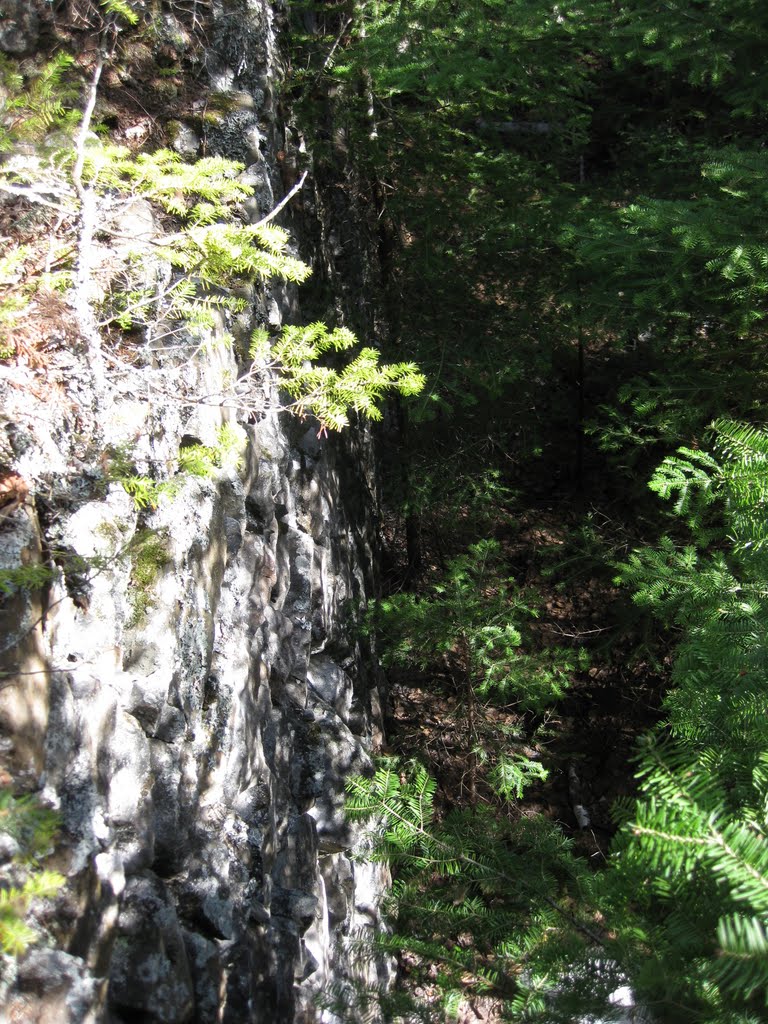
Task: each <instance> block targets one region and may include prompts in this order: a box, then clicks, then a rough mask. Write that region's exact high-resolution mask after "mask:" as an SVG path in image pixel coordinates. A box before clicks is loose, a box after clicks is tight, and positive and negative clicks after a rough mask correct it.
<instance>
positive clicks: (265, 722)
mask: <svg viewBox="0 0 768 1024" xmlns="http://www.w3.org/2000/svg"><path fill="white" fill-rule="evenodd" d="M233 6H235V7H237V10H236V11H235V12H234V13H233V10H232V8H233ZM219 14H220V16H219V17H218V19H217V21H216V31H215V34H214V35H215V40H214V41H215V46H216V50H215V52H214V53H212V54H211V55H210V59H209V70H210V74H211V76H212V79H213V80H214V81H215V84H216V87H217V88H218V89H219V90H230V91H231V92H232V94H233V95H235V96H236V97H239V99H238V102H237V103H233V104H232V110H231V113H230V114H228V116H227V118H226V119H224V121H222V123H221V124H219V125H218V126H217V131H218V133H219V134H218V136H216V140H217V141H216V140H214V141H216V145H219V146H220V148H221V150H222V151H225V152H226V155H229V156H234V157H239V158H240V159H242V160H245V161H246V162H247V163H248V164H249V166H248V167H247V169H246V171H245V172H244V173H245V175H246V176H247V180H249V181H252V182H253V183H255V184H256V185H257V188H256V195H255V198H254V200H253V204H254V209H253V210H251V211H249V214H250V215H252V217H253V219H256V218H257V217H258V216H260V215H263V214H264V212H266V211H267V210H268V209H269V208H270V207H271V206H272V205H274V203H275V202H276V199H279V197H280V194H281V191H282V186H281V184H280V177H279V173H278V171H277V170H276V167H277V165H276V162H275V161H274V159H273V154H274V152H275V147H276V144H277V142H278V141H279V139H278V137H277V136H278V135H279V130H280V129H279V126H278V124H277V121H276V114H275V100H274V92H275V90H274V81H273V75H274V73H275V72H274V62H275V61H276V59H277V57H276V52H277V51H276V44H275V38H274V32H273V27H272V20H273V14H272V11H271V10H270V8H269V6H268V5H267V4H266V3H264V2H261V0H250V2H248V3H245V2H243V3H241V4H239V6H238V5H231V4H230V5H228V7H227V11H226V14H225V13H224V12H219ZM6 28H7V26H6ZM19 45H21V44H20V43H19ZM243 96H245V97H246V99H247V102H246V100H245V99H243ZM229 136H232V139H234V140H235V141H234V142H232V140H229V141H227V140H228V139H229ZM179 139H180V140H181V142H180V143H179V145H182V144H183V146H184V147H186V148H187V149H189V147H192V148H193V149H194V145H195V142H194V139H195V136H194V133H193V132H192V130H191V129H189V128H188V126H185V125H181V126H180V129H179ZM209 141H210V140H209ZM230 143H231V144H230ZM233 145H234V147H235V150H236V151H233V150H232V146H233ZM185 155H187V154H186V152H185ZM129 214H130V215H129ZM129 214H126V212H125V210H123V211H122V213H121V214H120V216H121V217H122V218H123V220H122V221H121V224H120V232H118V233H120V234H125V233H130V232H131V231H133V232H134V234H135V236H136V237H137V238H141V237H148V236H151V235H152V234H153V232H155V231H159V230H160V229H159V227H158V225H157V224H155V223H154V222H153V219H152V217H153V215H152V210H151V208H150V207H149V206H148V205H147V204H141V203H140V202H139V203H137V204H136V208H135V209H133V211H132V213H130V212H129ZM102 215H103V217H109V216H112V215H113V214H111V213H110V211H109V210H108V209H107V208H106V207H105V208H104V210H102ZM153 272H154V271H153ZM166 272H167V270H166ZM249 295H250V298H251V310H250V314H249V316H248V317H247V318H246V319H245V320H244V321H242V322H239V323H235V324H233V323H228V324H225V323H224V320H223V318H222V321H221V324H220V329H219V330H218V331H214V332H212V335H211V337H210V339H209V342H210V343H209V344H207V345H204V346H201V345H200V344H199V341H194V343H192V342H191V341H189V339H187V344H186V348H185V347H184V345H185V343H184V342H183V340H182V342H180V341H179V339H178V337H176V338H175V339H174V343H173V345H171V344H164V343H162V342H160V343H158V344H157V345H155V346H154V347H153V349H152V351H151V352H145V353H143V354H142V356H141V358H140V359H138V360H134V362H133V363H130V361H129V362H121V361H120V359H119V358H116V359H113V361H112V362H111V363H110V362H107V364H106V367H105V369H106V372H105V374H104V375H98V374H96V373H95V372H94V370H95V368H94V367H93V366H92V365H91V364H90V363H89V352H92V349H89V348H88V346H87V345H86V344H85V343H82V342H81V341H79V340H78V338H77V331H76V329H75V328H74V327H72V328H70V327H69V326H68V321H67V316H68V314H67V313H66V310H64V309H62V310H61V316H60V317H59V319H58V323H59V327H58V332H59V333H58V335H57V334H56V332H55V331H53V330H52V331H51V333H50V336H49V337H48V339H47V341H46V349H45V353H46V354H45V365H44V368H43V369H42V370H41V368H40V366H35V365H32V364H30V365H27V366H23V365H21V364H20V365H19V366H16V367H14V368H12V369H8V368H4V370H3V376H2V378H1V379H0V402H1V404H2V407H3V410H4V412H3V424H2V426H3V435H2V438H0V448H1V449H2V450H1V451H0V460H1V461H2V462H3V464H4V465H5V466H6V467H8V468H9V470H8V471H9V473H10V472H11V471H12V473H13V474H15V475H16V476H17V477H18V479H19V480H20V481H22V482H23V486H21V485H20V489H19V494H18V495H17V499H18V500H15V501H13V502H9V503H7V504H6V506H5V508H4V510H3V512H2V516H1V517H0V568H3V569H16V568H19V567H22V566H34V565H43V566H46V567H48V568H50V569H51V576H50V579H49V580H47V581H46V582H45V584H44V585H43V586H42V587H40V586H35V587H29V588H26V587H24V586H17V587H10V588H9V592H8V594H6V595H5V596H4V597H3V599H2V603H1V604H0V617H1V621H0V625H2V629H3V639H2V643H1V644H0V647H1V648H2V650H1V651H0V662H1V664H0V670H1V671H2V673H3V675H2V680H3V684H2V688H0V738H1V739H2V741H3V742H2V744H1V745H0V757H1V758H2V764H0V767H1V768H2V769H3V771H6V772H7V773H8V774H9V775H10V776H11V777H12V778H13V779H14V780H15V781H16V782H17V784H20V785H22V786H23V787H24V788H25V789H26V790H28V791H36V790H39V791H41V792H42V796H43V800H44V802H45V803H47V804H48V805H49V806H51V807H54V808H55V809H56V810H57V811H58V813H59V815H60V820H61V833H60V838H59V840H58V842H57V847H56V850H55V858H54V866H55V867H57V868H58V870H60V871H61V872H62V873H63V874H64V875H65V876H66V879H67V881H66V884H65V886H64V887H63V888H62V890H61V892H60V894H59V896H58V897H57V898H56V899H55V900H54V901H52V903H51V902H48V903H42V904H41V905H40V906H37V907H35V913H36V915H37V924H38V927H39V928H40V931H41V934H42V936H43V941H42V942H41V943H40V944H39V945H38V946H37V947H33V948H32V949H31V950H30V952H29V953H28V954H27V955H26V956H25V957H24V958H22V960H21V961H20V962H19V964H18V966H17V967H16V968H14V967H13V965H12V964H11V963H10V962H7V963H6V965H5V969H4V975H3V979H2V991H1V992H0V1003H2V1002H4V1003H5V1007H6V1009H5V1011H4V1012H5V1014H6V1018H7V1020H9V1021H22V1020H23V1021H25V1022H29V1024H34V1022H37V1024H43V1022H49V1021H50V1022H52V1021H56V1022H57V1024H86V1022H88V1024H100V1022H109V1024H120V1022H125V1024H128V1022H135V1021H142V1022H146V1024H186V1022H196V1024H208V1022H210V1024H213V1022H226V1024H247V1022H252V1024H288V1022H292V1021H294V1020H296V1021H298V1020H301V1021H305V1022H311V1021H333V1020H334V1019H335V1018H334V1017H333V1015H332V1014H330V1012H329V1011H324V1010H323V1009H322V997H321V995H320V993H322V992H323V991H328V990H329V988H330V987H331V986H337V987H338V986H339V985H343V984H344V983H345V981H347V980H349V979H353V978H356V979H358V980H362V981H366V980H367V981H369V982H382V981H384V980H385V979H386V976H387V971H388V966H387V964H386V963H384V962H382V963H379V964H377V963H371V962H368V961H365V962H357V961H356V959H355V953H354V944H353V942H352V939H353V938H359V937H360V935H361V934H363V935H365V934H366V933H367V934H368V935H370V934H371V933H372V931H373V930H374V929H376V928H378V927H379V926H380V925H379V919H378V910H377V907H378V902H379V898H380V894H381V892H382V889H383V888H384V887H385V886H386V884H387V879H386V877H385V874H384V873H383V869H382V868H380V867H378V866H375V865H371V864H365V863H359V862H356V861H355V860H354V859H353V851H354V848H355V844H356V842H357V838H356V836H355V835H354V834H353V833H352V832H351V831H350V828H349V826H348V825H347V823H346V822H345V819H344V815H343V797H344V784H345V780H346V779H347V778H348V777H349V775H350V774H353V773H356V772H361V771H366V770H367V769H368V768H369V766H370V753H371V750H372V749H373V748H375V745H376V743H377V742H378V741H379V739H380V736H381V731H380V730H381V711H380V707H379V703H378V700H379V698H378V691H377V687H376V678H375V669H374V668H373V667H372V662H371V660H370V658H369V657H368V655H367V652H366V650H365V647H364V641H363V640H361V633H360V629H359V626H360V620H361V614H362V612H363V610H364V608H365V606H366V602H367V600H368V597H369V596H370V594H371V592H372V589H373V582H374V580H373V573H374V565H375V534H374V530H373V528H372V526H371V500H372V499H371V491H372V484H371V480H370V479H369V477H370V473H371V470H370V444H369V441H368V440H367V438H366V436H365V435H364V433H362V432H361V433H359V434H356V435H350V436H349V437H347V438H342V439H336V440H333V441H328V440H326V439H319V438H318V437H317V433H316V427H312V426H311V424H310V423H308V422H305V423H303V422H300V421H298V420H295V419H292V418H290V417H288V416H287V415H286V414H283V413H280V412H278V411H276V410H275V408H274V404H275V403H274V402H271V401H267V402H265V404H264V408H263V410H262V411H261V412H260V413H258V414H257V415H254V414H251V415H250V417H249V420H250V422H245V421H244V426H245V428H246V432H247V447H246V449H245V451H244V455H243V462H242V465H241V466H240V467H239V468H238V469H234V468H233V469H228V470H220V471H217V472H216V473H214V474H213V475H211V476H208V477H193V476H188V477H185V476H179V477H178V478H177V483H178V486H177V487H176V488H175V489H174V491H173V493H169V494H166V495H165V496H163V497H162V498H161V499H160V500H159V501H158V502H157V507H156V508H151V507H150V508H147V507H145V508H143V509H141V508H137V506H136V503H135V502H134V501H133V500H132V498H131V497H130V496H129V495H128V494H127V493H126V490H125V489H124V487H123V486H122V485H121V484H120V483H119V482H117V481H116V480H115V479H114V474H112V475H110V465H109V461H110V457H111V456H110V454H109V453H110V452H114V451H115V450H116V449H119V448H120V447H121V446H122V447H123V448H126V447H128V448H130V453H131V458H132V460H133V461H134V462H135V465H136V467H137V471H138V472H153V473H154V472H158V467H159V468H160V470H162V473H161V475H163V474H165V475H167V474H168V473H169V472H171V473H172V472H173V467H174V466H175V465H176V461H175V460H176V459H177V456H178V451H179V446H180V445H183V444H184V443H185V439H189V438H192V439H194V440H199V441H201V442H202V443H204V444H209V445H210V444H214V443H215V438H216V430H217V428H219V427H220V426H221V424H222V422H228V421H233V420H234V418H235V416H236V413H235V412H232V411H228V410H225V409H222V408H221V407H217V406H207V405H205V404H204V403H196V402H195V401H194V396H195V395H207V394H211V393H214V392H216V390H217V389H218V390H220V389H221V381H222V380H223V379H225V378H226V379H231V380H234V379H236V378H237V375H238V372H239V367H238V361H237V356H236V354H235V350H234V349H233V348H232V347H227V346H225V345H222V344H217V339H218V340H220V339H221V337H222V335H223V332H224V329H225V328H226V329H228V330H232V331H233V332H234V333H235V334H236V335H238V333H239V335H243V333H245V332H247V330H248V329H249V327H250V326H251V325H253V324H254V323H261V324H264V323H267V324H269V325H270V326H271V327H273V328H278V327H279V326H280V324H281V323H282V322H284V320H285V319H286V318H295V317H296V316H297V313H298V307H297V297H296V293H295V290H294V289H292V288H290V287H287V286H284V285H281V284H279V283H275V282H272V283H269V284H267V285H266V286H258V287H255V288H253V289H252V290H251V292H250V293H249ZM51 319H53V318H51ZM41 322H42V321H41ZM142 360H143V362H142ZM144 371H146V373H147V374H148V379H151V388H150V389H149V390H146V389H144V390H141V391H140V392H139V391H138V390H137V387H136V383H137V380H138V379H139V376H140V375H141V374H142V372H144ZM137 374H138V375H139V376H137ZM97 378H98V379H97ZM264 386H265V389H266V392H267V393H269V394H270V395H272V397H274V394H273V392H271V391H270V388H271V385H270V384H269V382H266V383H265V385H264ZM254 421H255V422H254Z"/></svg>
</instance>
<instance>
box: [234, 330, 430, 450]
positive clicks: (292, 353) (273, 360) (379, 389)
mask: <svg viewBox="0 0 768 1024" xmlns="http://www.w3.org/2000/svg"><path fill="white" fill-rule="evenodd" d="M358 344H359V342H358V340H357V338H356V336H355V335H354V334H353V333H352V331H350V330H349V329H348V328H346V327H336V328H335V329H333V330H331V329H329V328H328V327H327V326H326V325H325V324H324V323H314V324H309V325H308V326H306V327H294V326H288V327H284V328H283V331H282V333H281V335H280V337H279V338H278V339H277V340H276V341H275V342H274V343H272V344H270V340H269V335H268V334H267V332H265V331H264V330H257V331H255V332H254V334H253V337H252V340H251V347H250V356H251V358H252V359H253V360H254V365H255V366H256V367H266V366H271V367H273V368H274V369H275V370H276V371H277V374H278V380H279V383H280V387H281V388H283V390H284V391H286V392H287V393H288V395H289V396H290V397H291V399H292V401H291V403H290V405H289V406H288V408H289V409H290V411H291V412H293V413H295V414H296V415H297V416H304V415H305V414H307V413H311V414H312V415H313V416H315V417H316V419H317V420H318V421H319V423H320V430H321V432H324V431H326V430H328V429H330V430H341V429H342V428H343V427H345V426H347V425H348V423H349V411H350V409H353V410H354V411H355V412H356V413H359V414H361V415H362V416H365V417H367V418H368V419H371V420H379V419H381V415H382V414H381V410H380V405H381V402H382V400H383V399H384V397H385V396H386V395H388V394H391V393H397V394H400V395H403V396H411V395H417V394H418V393H419V392H420V391H421V390H422V388H423V387H424V375H423V374H422V373H420V372H419V369H418V367H417V366H416V364H415V363H385V364H383V365H382V364H381V363H380V361H379V353H378V352H377V351H376V350H375V349H372V348H362V349H360V351H359V352H358V353H357V354H356V355H355V356H354V357H353V358H352V360H351V361H350V362H348V363H346V364H345V365H344V366H343V368H342V369H340V370H336V369H334V368H332V367H330V366H326V365H322V364H321V363H318V362H317V360H318V359H320V358H322V357H323V356H324V355H327V354H329V353H334V352H346V351H348V350H349V349H351V348H354V347H355V346H356V345H358Z"/></svg>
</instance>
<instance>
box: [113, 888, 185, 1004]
mask: <svg viewBox="0 0 768 1024" xmlns="http://www.w3.org/2000/svg"><path fill="white" fill-rule="evenodd" d="M108 998H109V1004H110V1006H111V1007H113V1008H114V1009H115V1010H116V1011H117V1012H118V1013H119V1012H121V1011H128V1012H129V1013H133V1014H138V1013H143V1014H144V1015H145V1016H144V1019H145V1020H146V1021H147V1022H148V1024H149V1022H152V1024H154V1022H157V1024H184V1022H185V1021H188V1020H190V1018H191V1017H192V1012H193V1008H194V991H193V987H192V978H191V974H190V970H189V962H188V960H187V953H186V947H185V945H184V936H183V934H182V932H181V929H180V927H179V922H178V920H177V917H176V911H175V908H174V905H173V901H172V900H171V898H170V895H169V893H168V891H167V890H166V888H165V886H164V885H163V883H162V882H161V881H160V879H158V878H157V877H155V876H154V875H152V874H150V873H146V874H145V875H143V876H139V877H135V878H133V879H131V880H130V881H129V882H128V884H127V886H126V890H125V895H124V899H123V903H122V906H121V909H120V917H119V919H118V925H117V939H116V941H115V948H114V952H113V955H112V961H111V964H110V972H109V994H108Z"/></svg>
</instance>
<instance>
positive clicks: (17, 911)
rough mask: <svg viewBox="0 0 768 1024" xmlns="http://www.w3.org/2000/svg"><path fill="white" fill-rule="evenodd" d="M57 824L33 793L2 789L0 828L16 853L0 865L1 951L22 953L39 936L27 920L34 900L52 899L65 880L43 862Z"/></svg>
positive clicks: (56, 819) (50, 845)
mask: <svg viewBox="0 0 768 1024" xmlns="http://www.w3.org/2000/svg"><path fill="white" fill-rule="evenodd" d="M57 828H58V818H57V816H56V815H55V814H54V813H53V812H51V811H49V810H47V809H46V808H44V807H41V806H40V804H39V803H38V802H37V801H36V799H35V798H34V797H32V796H24V797H16V796H14V795H13V794H12V793H11V791H10V790H9V789H4V790H1V791H0V832H2V833H5V834H6V835H7V836H9V837H11V838H12V839H14V840H15V841H16V843H17V845H18V853H16V854H15V855H14V856H13V857H12V858H11V860H10V862H9V863H8V864H6V865H5V866H4V867H3V868H0V952H2V953H5V954H7V955H10V956H15V957H18V956H21V955H22V954H23V953H24V952H25V950H26V949H27V947H28V946H29V945H30V944H31V943H33V942H34V941H35V940H36V939H37V932H36V931H35V929H34V928H33V927H32V926H31V925H30V924H29V923H28V922H27V921H26V920H25V917H26V914H27V910H28V908H29V905H30V903H31V902H32V901H33V900H42V899H49V898H51V897H53V896H55V895H56V893H57V892H58V891H59V889H60V888H61V886H62V885H63V884H64V878H63V877H62V875H60V874H58V873H57V872H54V871H48V870H46V869H44V868H42V867H41V866H40V861H41V860H42V858H43V857H44V856H45V855H46V854H48V853H50V852H51V847H52V843H53V840H54V837H55V834H56V830H57Z"/></svg>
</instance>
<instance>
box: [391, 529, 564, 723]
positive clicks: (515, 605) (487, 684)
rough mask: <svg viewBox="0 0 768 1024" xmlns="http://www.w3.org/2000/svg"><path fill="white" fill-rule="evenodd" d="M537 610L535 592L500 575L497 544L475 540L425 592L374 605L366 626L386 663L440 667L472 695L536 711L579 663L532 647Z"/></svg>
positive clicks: (501, 564) (559, 651)
mask: <svg viewBox="0 0 768 1024" xmlns="http://www.w3.org/2000/svg"><path fill="white" fill-rule="evenodd" d="M538 613H539V612H538V602H537V600H536V595H535V594H533V593H529V592H526V591H525V590H524V589H523V588H521V587H520V586H519V584H518V583H517V582H516V581H515V580H514V579H513V578H511V577H509V576H508V575H505V573H504V562H503V557H502V551H501V548H500V545H499V544H498V543H496V542H494V541H481V542H479V543H478V544H475V545H473V546H472V547H471V548H470V549H469V551H468V552H467V554H465V555H461V556H459V557H458V558H455V559H453V560H452V561H451V562H450V563H449V565H448V567H447V571H446V573H445V576H444V577H443V578H442V579H441V580H440V581H439V582H438V583H435V584H434V585H433V586H432V588H431V592H430V593H428V594H424V595H416V594H408V593H402V594H396V595H393V596H392V597H388V598H384V599H382V600H381V601H379V602H378V603H377V605H376V606H375V609H374V613H373V620H372V621H373V625H374V627H375V630H376V633H377V635H378V637H379V640H380V643H381V651H382V656H383V658H384V660H385V663H394V664H403V665H409V664H410V665H415V666H418V667H420V668H422V669H426V668H430V667H431V668H433V669H437V670H438V671H439V670H440V668H441V666H442V665H447V666H448V670H449V672H450V674H451V676H452V677H453V678H454V680H455V681H456V683H457V685H458V686H459V687H464V686H469V687H471V689H472V691H473V692H474V693H475V694H477V695H478V696H479V697H482V698H484V699H485V698H488V699H492V698H499V699H501V700H504V701H508V702H515V703H519V704H520V705H522V706H523V707H537V708H541V707H543V706H545V705H546V704H548V703H551V702H552V701H553V700H556V699H557V698H558V697H561V696H562V695H563V694H564V692H565V690H566V689H567V687H568V683H569V675H570V673H571V672H573V671H574V670H575V669H576V668H577V667H578V666H580V665H583V658H582V656H581V655H579V654H578V653H577V652H569V651H567V650H564V649H562V648H561V649H550V650H548V649H546V648H542V647H541V645H540V643H537V642H535V641H534V640H533V638H532V634H531V631H530V629H529V627H528V624H529V623H530V622H531V620H533V619H535V618H536V617H537V616H538Z"/></svg>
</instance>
